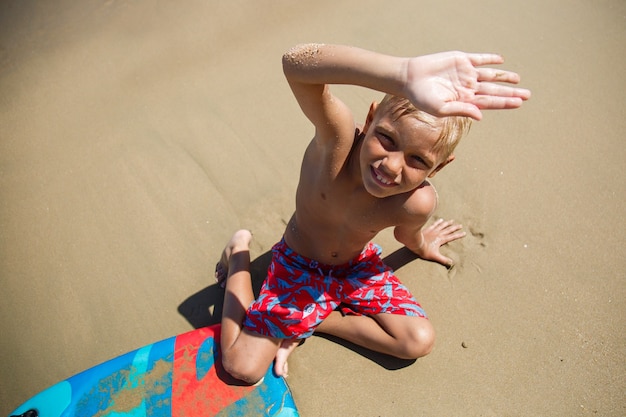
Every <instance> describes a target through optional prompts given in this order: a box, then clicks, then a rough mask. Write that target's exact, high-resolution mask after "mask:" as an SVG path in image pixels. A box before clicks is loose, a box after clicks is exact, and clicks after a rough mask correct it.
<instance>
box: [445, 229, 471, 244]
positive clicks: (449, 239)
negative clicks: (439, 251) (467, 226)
mask: <svg viewBox="0 0 626 417" xmlns="http://www.w3.org/2000/svg"><path fill="white" fill-rule="evenodd" d="M465 235H466V233H465V232H456V233H451V234H449V235H446V236H442V237H441V244H442V245H445V244H446V243H450V242H452V241H454V240H457V239H461V238H464V237H465Z"/></svg>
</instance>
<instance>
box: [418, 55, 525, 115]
mask: <svg viewBox="0 0 626 417" xmlns="http://www.w3.org/2000/svg"><path fill="white" fill-rule="evenodd" d="M503 62H504V59H503V58H502V57H501V56H500V55H497V54H467V53H464V52H443V53H439V54H433V55H425V56H420V57H416V58H411V59H409V61H408V64H407V73H406V77H407V82H406V90H407V98H408V99H409V100H411V102H412V103H413V104H414V105H415V106H416V107H417V108H419V109H421V110H424V111H426V112H428V113H431V114H433V115H435V116H455V115H457V116H469V117H471V118H473V119H476V120H480V119H481V118H482V113H481V111H480V110H481V109H515V108H518V107H520V106H521V105H522V101H524V100H528V99H529V98H530V91H529V90H526V89H523V88H514V87H511V86H508V85H502V84H496V83H509V84H517V83H519V81H520V77H519V75H518V74H516V73H515V72H511V71H505V70H500V69H493V68H477V67H481V66H483V65H494V64H502V63H503Z"/></svg>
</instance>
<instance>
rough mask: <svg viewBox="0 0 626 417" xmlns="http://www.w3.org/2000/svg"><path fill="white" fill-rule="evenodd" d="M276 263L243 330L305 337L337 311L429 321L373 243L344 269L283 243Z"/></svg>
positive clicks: (274, 259) (275, 250) (276, 249)
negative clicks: (318, 260) (409, 317)
mask: <svg viewBox="0 0 626 417" xmlns="http://www.w3.org/2000/svg"><path fill="white" fill-rule="evenodd" d="M272 254H273V256H272V263H271V265H270V267H269V270H268V275H267V278H266V279H265V282H264V283H263V287H262V288H261V293H260V294H259V297H258V298H257V299H256V300H255V301H254V302H253V303H252V304H251V305H250V307H249V308H248V311H247V312H246V318H245V320H244V323H243V325H244V327H245V328H246V329H248V330H251V331H253V332H256V333H259V334H262V335H265V336H270V337H276V338H280V339H295V338H298V339H302V338H306V337H309V336H311V334H313V331H314V330H315V328H316V327H317V326H318V325H319V324H320V323H321V322H322V321H323V320H324V319H325V318H326V317H328V315H329V314H330V313H331V312H332V311H333V310H335V309H337V307H340V308H341V309H342V312H344V313H345V312H346V311H347V312H349V314H358V315H368V316H371V315H375V314H380V313H390V314H402V315H405V316H419V317H426V313H425V312H424V310H423V309H422V307H421V306H420V305H419V303H418V302H417V301H416V300H415V298H413V296H412V295H411V293H410V292H409V290H408V289H407V288H406V287H405V286H404V285H403V284H402V283H401V282H400V280H399V279H398V278H397V277H396V276H395V275H394V274H393V270H392V269H391V268H389V267H388V266H387V265H385V264H384V263H383V261H382V259H381V258H380V254H381V249H380V246H378V245H375V244H373V243H369V244H368V245H367V247H366V248H365V249H364V250H363V252H361V254H360V255H359V256H357V257H356V258H355V259H353V260H352V261H350V262H349V263H347V264H343V265H326V264H320V263H318V262H316V261H314V260H312V259H308V258H306V257H304V256H301V255H298V254H297V253H296V252H294V251H293V250H291V249H290V248H289V247H288V246H287V244H286V243H285V241H284V240H281V241H280V242H278V243H277V244H276V245H274V247H273V248H272Z"/></svg>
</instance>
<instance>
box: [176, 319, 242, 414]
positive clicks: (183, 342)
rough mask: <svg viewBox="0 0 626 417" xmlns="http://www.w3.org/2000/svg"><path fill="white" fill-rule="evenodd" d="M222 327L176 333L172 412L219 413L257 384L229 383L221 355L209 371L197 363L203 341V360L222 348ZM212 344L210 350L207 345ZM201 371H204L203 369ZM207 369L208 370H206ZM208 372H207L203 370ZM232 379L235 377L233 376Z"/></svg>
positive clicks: (217, 356) (201, 359)
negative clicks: (240, 384)
mask: <svg viewBox="0 0 626 417" xmlns="http://www.w3.org/2000/svg"><path fill="white" fill-rule="evenodd" d="M219 338H220V327H219V326H211V327H205V328H201V329H197V330H195V331H192V332H189V333H185V334H182V335H179V336H177V337H176V343H175V351H174V370H173V378H172V416H177V417H178V416H180V417H186V416H194V415H196V416H200V415H202V416H215V415H217V414H218V413H219V412H220V411H221V410H223V409H224V408H226V407H227V406H229V405H230V404H232V403H234V402H235V401H237V400H239V399H241V398H243V397H245V396H246V395H247V394H248V393H250V392H251V391H252V390H253V389H254V387H251V386H239V385H233V384H228V383H227V382H225V381H228V380H229V376H228V374H227V373H226V371H224V368H222V362H221V360H220V357H219V355H213V356H215V357H216V359H215V364H214V366H212V367H211V368H210V369H209V370H208V371H206V370H205V369H202V370H200V369H199V368H198V366H197V359H198V350H199V349H200V347H201V346H203V343H205V341H206V343H208V345H205V346H204V347H203V349H202V352H203V353H202V355H203V356H204V355H207V357H206V358H205V357H201V358H200V362H199V363H200V364H202V361H204V360H212V358H209V357H208V354H207V352H209V353H210V354H213V352H215V351H216V350H218V349H219ZM209 347H212V349H210V350H209V351H207V348H209ZM199 371H200V372H199ZM205 372H206V373H205ZM202 373H205V375H204V376H202V375H200V377H201V379H198V378H199V374H202ZM230 380H231V381H232V378H230Z"/></svg>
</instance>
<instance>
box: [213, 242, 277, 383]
mask: <svg viewBox="0 0 626 417" xmlns="http://www.w3.org/2000/svg"><path fill="white" fill-rule="evenodd" d="M251 240H252V235H251V233H250V232H249V231H248V230H239V231H237V232H236V233H235V234H234V235H233V237H232V238H231V240H230V241H229V242H228V244H227V245H226V247H225V248H224V252H223V254H222V260H221V261H220V264H221V268H220V264H218V266H217V268H216V275H219V274H220V271H222V272H223V271H224V270H227V271H228V274H227V276H226V277H220V276H217V279H218V282H220V280H222V281H225V283H226V292H225V294H224V309H223V313H222V337H221V348H222V363H223V365H224V369H226V371H227V372H228V373H229V374H231V375H232V376H233V377H235V378H237V379H241V380H243V381H246V382H248V383H255V382H257V381H259V380H260V379H261V378H262V377H263V375H265V372H266V371H267V368H268V367H269V366H270V364H271V363H272V360H273V359H274V357H275V356H276V353H277V351H278V348H279V346H280V343H281V340H280V339H275V338H271V337H265V336H261V335H259V334H256V333H253V332H249V331H247V330H245V329H243V328H242V324H243V321H244V318H245V315H246V310H247V308H248V306H249V305H250V304H251V303H252V301H254V293H253V291H252V278H251V276H250V251H249V248H250V241H251ZM283 366H284V363H283ZM276 373H277V374H278V375H282V374H283V370H282V368H281V369H276Z"/></svg>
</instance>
